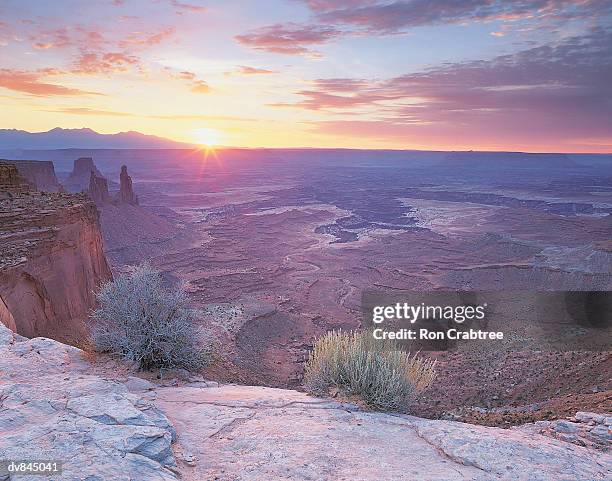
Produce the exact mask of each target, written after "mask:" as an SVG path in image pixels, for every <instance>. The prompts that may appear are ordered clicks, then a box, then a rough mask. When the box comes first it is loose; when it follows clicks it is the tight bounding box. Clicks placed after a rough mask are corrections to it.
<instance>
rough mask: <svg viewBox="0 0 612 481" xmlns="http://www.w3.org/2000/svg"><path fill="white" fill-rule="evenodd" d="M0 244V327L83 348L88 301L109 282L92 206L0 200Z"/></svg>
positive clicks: (43, 197)
mask: <svg viewBox="0 0 612 481" xmlns="http://www.w3.org/2000/svg"><path fill="white" fill-rule="evenodd" d="M0 193H1V191H0ZM0 239H1V243H2V251H1V252H0V299H1V300H2V303H0V320H1V321H2V322H3V323H4V324H6V325H8V326H9V327H13V328H16V330H17V332H18V333H19V334H22V335H24V336H27V337H36V336H46V337H51V338H54V339H60V340H63V341H66V342H71V343H78V342H79V341H81V340H82V339H83V335H84V333H85V326H84V320H85V318H86V317H87V314H88V311H89V309H91V307H92V306H93V304H94V294H93V293H94V291H95V289H96V288H97V287H98V285H99V284H100V283H102V282H104V281H107V280H109V279H110V278H111V272H110V269H109V267H108V264H107V262H106V258H105V256H104V252H103V250H102V237H101V234H100V227H99V221H98V211H97V210H96V207H95V204H94V203H93V202H92V201H91V200H90V199H89V198H88V197H87V196H85V195H71V194H61V193H58V194H51V193H43V192H36V191H30V192H25V191H19V192H12V193H11V194H10V196H9V195H5V196H0ZM2 304H3V305H4V307H1V305H2ZM10 319H12V323H13V324H14V326H11V321H10Z"/></svg>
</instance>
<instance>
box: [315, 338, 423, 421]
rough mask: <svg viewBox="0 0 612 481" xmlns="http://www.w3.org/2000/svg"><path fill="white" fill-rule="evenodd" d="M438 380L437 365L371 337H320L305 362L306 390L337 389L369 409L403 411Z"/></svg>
mask: <svg viewBox="0 0 612 481" xmlns="http://www.w3.org/2000/svg"><path fill="white" fill-rule="evenodd" d="M434 377H435V361H430V360H424V359H420V358H418V357H417V356H416V355H411V354H410V353H407V352H405V351H402V350H401V349H400V348H399V347H398V346H397V344H396V343H395V342H393V341H388V340H385V341H382V340H376V339H374V338H373V337H372V333H371V332H367V331H354V332H341V331H332V332H328V333H327V334H325V335H324V336H322V337H321V338H319V339H318V340H317V341H316V343H315V345H314V349H313V351H312V353H311V354H310V359H309V360H308V362H307V363H306V371H305V378H304V381H305V385H306V388H307V389H308V390H309V391H310V392H312V393H313V394H316V395H325V394H328V393H329V390H330V388H338V389H340V390H341V391H342V392H344V393H345V394H347V395H357V396H359V397H360V398H361V399H362V400H363V401H364V402H365V403H366V404H368V405H370V406H372V407H375V408H378V409H384V410H402V409H404V408H405V407H406V406H407V405H408V404H409V403H410V402H411V401H412V400H413V399H414V397H415V396H416V395H417V394H418V393H420V392H422V391H423V390H424V389H426V388H427V387H428V386H429V385H430V384H431V383H432V381H433V379H434Z"/></svg>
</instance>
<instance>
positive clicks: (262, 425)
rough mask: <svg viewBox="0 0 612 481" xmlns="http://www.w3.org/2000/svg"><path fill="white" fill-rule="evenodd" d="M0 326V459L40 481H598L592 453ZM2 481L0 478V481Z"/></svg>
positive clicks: (600, 473) (602, 466)
mask: <svg viewBox="0 0 612 481" xmlns="http://www.w3.org/2000/svg"><path fill="white" fill-rule="evenodd" d="M119 376H120V374H117V373H116V372H113V370H112V369H103V368H101V367H100V366H99V365H92V364H90V363H89V362H88V361H87V358H86V355H85V354H84V353H83V352H82V351H80V350H79V349H76V348H73V347H70V346H66V345H63V344H60V343H58V342H56V341H52V340H49V339H45V338H36V339H32V340H28V339H25V338H23V337H21V336H17V335H15V334H13V333H12V332H11V331H9V330H8V329H6V328H4V327H3V326H2V325H0V459H31V460H43V459H45V460H61V461H63V462H64V466H63V467H64V472H63V474H62V475H61V476H53V477H50V478H45V477H41V476H18V477H16V478H15V479H18V480H27V481H40V480H41V479H52V480H53V481H64V480H70V481H77V480H78V481H106V480H120V481H149V480H153V481H157V480H159V481H169V480H176V479H182V480H184V481H203V480H205V481H211V480H217V481H271V480H287V481H288V480H292V481H298V480H299V481H303V480H304V481H307V480H312V481H328V480H329V481H332V480H333V481H380V480H393V481H408V480H410V481H415V480H418V481H434V480H436V481H455V480H457V481H458V480H470V481H493V480H500V481H548V480H550V481H581V480H584V481H587V480H588V481H597V480H608V479H611V477H612V457H611V456H610V455H609V454H607V453H604V452H601V451H597V450H595V449H589V448H587V447H582V446H577V445H575V444H572V443H568V442H565V441H563V440H559V439H552V438H550V437H546V436H542V435H540V434H537V433H533V432H525V431H522V430H519V429H515V430H503V429H498V428H489V427H484V426H475V425H470V424H464V423H459V422H453V421H430V420H425V419H420V418H416V417H412V416H403V415H391V414H384V413H373V412H364V411H362V410H360V409H359V408H357V407H356V406H354V405H351V404H341V403H338V402H335V401H329V400H322V399H316V398H313V397H310V396H308V395H307V394H304V393H300V392H297V391H290V390H282V389H273V388H266V387H253V386H235V385H223V386H217V385H216V383H207V382H193V383H187V384H183V385H178V386H171V385H168V386H159V385H157V384H154V383H151V382H148V381H145V380H142V379H139V378H135V377H125V376H124V377H122V378H120V377H119ZM8 479H12V478H8V476H7V475H6V474H4V475H3V474H2V473H0V481H6V480H8Z"/></svg>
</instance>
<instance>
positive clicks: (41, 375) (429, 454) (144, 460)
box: [0, 164, 612, 481]
mask: <svg viewBox="0 0 612 481" xmlns="http://www.w3.org/2000/svg"><path fill="white" fill-rule="evenodd" d="M90 172H91V171H90ZM97 215H98V214H97V210H96V208H95V205H94V203H93V202H92V201H91V200H90V199H89V198H87V197H86V196H85V195H83V194H79V195H69V194H63V193H55V194H52V193H42V192H36V191H33V190H31V185H30V184H28V183H27V182H24V179H23V178H21V176H20V175H19V172H18V171H17V169H16V167H15V166H14V165H7V164H0V241H1V244H2V250H1V252H0V272H1V274H0V299H1V302H0V321H1V322H0V459H31V460H36V459H45V460H57V461H61V462H62V463H63V472H62V474H60V475H56V476H55V475H54V476H50V477H46V478H45V477H40V476H31V477H18V478H17V479H24V480H25V479H32V480H34V481H36V480H38V479H51V480H53V481H64V480H66V481H68V480H70V481H77V480H79V481H106V480H119V481H130V480H138V481H148V480H156V481H170V480H179V479H181V480H184V481H201V480H218V481H237V480H244V481H273V480H293V481H298V480H300V481H301V480H312V481H326V480H329V481H332V480H334V481H349V480H350V481H355V480H357V481H381V480H393V481H408V480H410V481H434V480H436V481H454V480H457V481H459V480H472V481H492V480H501V481H582V480H584V481H596V480H609V479H611V477H612V456H611V455H610V454H609V453H607V452H606V451H605V450H597V449H593V448H591V447H583V446H578V445H576V444H574V443H573V442H568V441H570V440H571V438H570V437H565V438H564V437H560V438H559V436H556V435H554V433H557V434H559V433H560V434H563V436H569V435H573V436H577V435H582V434H581V433H585V434H584V435H585V436H588V435H589V433H593V432H594V431H597V433H599V434H598V436H599V435H600V437H601V438H602V439H608V441H609V430H610V426H611V424H612V418H610V417H604V416H601V415H597V414H592V413H578V414H577V415H576V416H575V419H573V420H571V421H558V422H557V423H556V424H554V423H548V424H546V426H542V425H537V423H536V425H529V426H524V427H519V428H515V429H510V430H507V429H499V428H490V427H484V426H475V425H470V424H465V423H459V422H454V421H440V420H426V419H421V418H418V417H414V416H408V415H402V414H390V413H376V412H368V411H366V410H363V409H361V408H359V407H358V406H356V405H352V404H346V403H340V402H336V401H332V400H326V399H318V398H313V397H311V396H309V395H307V394H305V393H302V392H298V391H292V390H282V389H273V388H266V387H254V386H238V385H218V384H217V383H215V382H211V381H206V380H204V379H203V378H201V377H199V376H189V375H184V374H183V375H182V376H177V375H178V374H180V373H175V374H177V375H175V376H174V377H170V378H168V377H166V379H165V380H162V381H157V380H155V382H151V381H150V380H147V379H144V378H143V377H137V376H136V374H137V373H136V372H135V370H134V368H133V367H131V366H128V365H125V364H121V363H119V362H117V361H113V360H110V359H107V358H105V357H103V356H98V357H93V356H92V355H91V354H87V353H85V352H83V351H81V350H80V349H78V348H76V347H73V346H69V345H66V344H62V343H60V342H59V341H56V340H52V339H48V338H45V337H39V336H41V335H46V333H50V334H53V335H54V336H55V337H56V338H62V337H69V335H68V334H69V333H73V332H78V331H76V330H75V329H77V328H78V325H79V324H78V322H81V321H82V319H83V318H84V317H85V315H86V311H87V309H88V308H89V307H91V305H92V303H93V299H92V291H93V290H94V289H95V287H96V285H97V284H99V283H100V282H103V281H104V280H106V279H109V278H110V275H111V274H110V270H109V268H108V265H107V262H106V259H105V256H104V253H103V251H102V242H101V235H100V229H99V224H98V217H97ZM71 324H77V327H74V326H72V325H71ZM7 326H8V327H7ZM15 331H16V332H15ZM50 334H49V335H50ZM28 338H32V339H28ZM73 341H74V340H73ZM542 433H544V434H548V435H543V434H542ZM572 433H574V434H572ZM553 435H554V437H553ZM555 437H556V438H555ZM13 478H15V477H14V476H13V477H10V476H9V474H8V473H6V472H4V473H3V472H0V481H7V480H9V479H13Z"/></svg>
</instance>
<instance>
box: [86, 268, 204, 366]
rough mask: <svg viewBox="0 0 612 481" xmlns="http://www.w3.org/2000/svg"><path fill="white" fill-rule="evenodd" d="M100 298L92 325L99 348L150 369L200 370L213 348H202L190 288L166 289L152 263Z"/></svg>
mask: <svg viewBox="0 0 612 481" xmlns="http://www.w3.org/2000/svg"><path fill="white" fill-rule="evenodd" d="M96 298H97V301H98V308H97V309H95V310H94V311H93V312H92V314H91V316H90V328H91V340H92V342H93V344H94V346H95V348H96V349H97V350H99V351H103V352H108V353H111V354H114V355H117V356H120V357H122V358H123V359H125V360H129V361H134V362H136V363H138V365H139V367H140V368H141V369H144V370H151V369H156V368H173V367H179V368H185V369H189V370H197V369H199V368H201V367H203V365H204V364H205V362H206V360H207V355H208V351H207V349H204V348H202V346H201V343H202V336H201V333H200V330H199V329H198V326H197V324H196V318H195V314H194V311H193V310H191V309H189V308H188V307H187V295H186V293H185V291H184V289H182V288H181V287H180V286H177V287H174V288H168V287H165V286H164V282H163V279H162V276H161V274H160V273H159V272H158V271H156V270H155V269H153V268H152V267H151V266H149V265H148V264H144V265H142V266H140V267H137V268H135V269H134V270H133V271H132V272H131V273H129V274H123V275H120V276H118V277H116V278H115V279H114V280H112V281H110V282H107V283H106V284H104V285H103V286H102V287H101V288H100V290H99V291H98V293H97V294H96Z"/></svg>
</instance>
